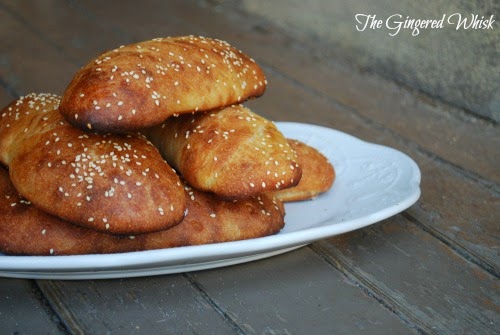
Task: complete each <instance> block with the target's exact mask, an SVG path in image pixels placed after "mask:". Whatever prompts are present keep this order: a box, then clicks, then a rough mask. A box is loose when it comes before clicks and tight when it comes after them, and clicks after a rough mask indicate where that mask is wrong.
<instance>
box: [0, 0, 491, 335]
mask: <svg viewBox="0 0 500 335" xmlns="http://www.w3.org/2000/svg"><path fill="white" fill-rule="evenodd" d="M0 27H1V29H0V34H1V52H0V102H1V105H2V106H5V105H6V104H7V103H8V102H10V101H11V100H13V99H15V98H16V97H18V96H20V95H24V94H27V93H29V92H50V93H58V94H62V92H63V91H64V89H65V87H66V85H67V84H68V82H69V80H70V78H71V77H72V75H73V74H74V73H75V72H76V71H77V70H78V69H79V67H81V66H82V65H83V64H85V63H86V62H87V61H88V60H90V59H91V58H93V57H95V56H96V55H97V54H98V53H99V52H101V51H103V50H107V49H110V48H114V47H116V46H118V45H122V44H127V43H132V42H135V41H141V40H146V39H151V38H154V37H158V36H167V35H186V34H195V35H204V36H210V37H217V38H221V39H224V40H227V41H228V42H230V43H232V44H233V45H236V46H238V47H239V48H241V49H242V50H244V51H246V52H247V53H249V54H250V55H252V56H253V57H254V58H255V59H256V60H257V62H258V63H259V64H261V65H262V67H263V68H264V70H265V71H266V74H267V76H268V80H269V88H268V91H267V92H266V94H265V95H264V97H262V98H260V99H256V100H255V101H252V102H251V103H250V107H251V108H252V109H254V110H255V111H258V113H259V114H262V115H264V116H266V117H268V118H270V119H273V120H276V121H297V122H306V123H312V124H318V125H322V126H325V127H330V128H335V129H338V130H341V131H344V132H347V133H350V134H352V135H354V136H356V137H359V138H361V139H364V140H367V141H370V142H375V143H380V144H383V145H387V146H391V147H393V148H396V149H398V150H400V151H402V152H405V153H406V154H408V155H409V156H410V157H412V158H413V159H414V160H415V161H416V162H417V163H418V165H419V167H420V169H421V172H422V182H421V187H422V196H421V198H420V200H419V201H418V202H417V203H416V204H415V205H413V206H412V207H410V208H409V209H408V210H406V211H404V212H403V213H400V214H398V215H395V216H394V217H391V218H389V219H387V220H384V221H382V222H380V223H377V224H375V225H372V226H369V227H367V228H364V229H359V230H356V231H353V232H350V233H347V234H343V235H340V236H336V237H333V238H328V239H324V240H321V241H318V242H315V243H312V244H310V245H309V246H306V247H303V248H300V249H298V250H295V251H292V252H289V253H286V254H283V255H280V256H276V257H272V258H268V259H264V260H260V261H255V262H251V263H246V264H241V265H235V266H230V267H225V268H219V269H212V270H205V271H199V272H192V273H182V274H174V275H162V276H154V277H142V278H131V279H109V280H83V281H58V280H54V281H50V280H23V279H10V278H0V333H1V334H67V333H71V334H194V333H196V334H338V333H341V334H355V333H366V334H416V333H429V334H431V333H437V334H494V333H498V331H499V330H500V325H499V324H500V294H499V281H498V276H499V274H500V271H499V268H500V258H499V222H500V220H499V219H500V215H499V214H500V206H499V204H500V202H499V182H500V173H499V172H500V169H499V167H500V166H499V163H500V160H499V159H500V149H499V148H500V136H499V135H500V132H499V129H498V126H497V125H496V124H495V123H493V122H491V121H488V120H485V119H481V118H477V117H475V116H474V115H472V114H470V113H467V112H464V111H461V110H457V109H455V108H453V107H450V106H448V105H445V104H443V103H441V102H439V101H437V100H434V99H431V98H429V97H427V96H423V95H421V94H419V93H418V92H414V91H412V90H411V89H408V88H405V87H401V86H398V85H397V84H395V83H393V82H390V81H388V80H385V79H383V78H380V77H378V76H376V75H374V74H370V73H363V72H360V71H358V70H356V69H355V68H353V67H351V66H349V65H346V64H344V63H343V62H341V61H339V60H337V59H335V58H332V57H331V56H330V54H328V52H326V51H324V50H323V48H322V45H321V43H319V42H318V41H314V40H309V39H308V40H300V39H296V38H294V37H291V36H290V35H289V34H287V32H286V31H282V30H280V29H278V28H276V27H275V26H273V24H272V22H267V21H264V20H263V19H259V18H256V17H251V16H249V15H247V14H245V13H244V12H243V11H240V10H238V9H237V7H235V6H231V5H230V4H226V3H224V2H220V1H183V2H181V1H178V2H176V3H175V4H174V3H173V2H171V3H167V2H166V1H161V0H151V1H142V2H138V1H120V2H113V3H111V2H108V1H84V2H76V1H56V0H47V1H8V0H2V1H0Z"/></svg>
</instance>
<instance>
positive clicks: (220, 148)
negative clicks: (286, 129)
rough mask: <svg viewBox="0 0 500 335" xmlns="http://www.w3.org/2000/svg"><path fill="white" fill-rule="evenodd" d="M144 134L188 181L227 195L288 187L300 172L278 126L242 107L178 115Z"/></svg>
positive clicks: (233, 195)
mask: <svg viewBox="0 0 500 335" xmlns="http://www.w3.org/2000/svg"><path fill="white" fill-rule="evenodd" d="M141 132H143V133H144V134H145V135H146V137H147V138H148V139H149V140H150V141H151V142H152V143H153V144H154V145H155V146H156V147H157V148H158V149H159V150H160V153H161V154H162V155H163V156H164V158H165V159H166V160H167V162H168V163H169V164H170V165H171V166H172V167H174V168H175V169H176V170H177V171H179V173H180V174H181V175H182V176H183V178H185V179H186V181H187V182H188V183H189V185H191V186H193V187H195V188H197V189H199V190H202V191H206V192H213V193H215V194H217V195H219V196H221V197H224V198H228V199H238V198H245V197H249V196H255V195H257V194H261V193H264V192H270V191H277V190H282V189H286V188H289V187H292V186H295V185H297V183H298V182H299V181H300V178H301V176H302V170H301V168H300V166H299V165H298V164H297V156H296V154H295V152H294V151H293V150H292V148H291V147H290V145H289V144H288V142H287V140H286V138H285V137H284V136H283V134H282V133H281V132H280V131H279V130H278V128H277V127H276V125H275V124H274V123H273V122H271V121H269V120H267V119H265V118H264V117H262V116H259V115H257V114H255V113H253V112H252V111H251V110H249V109H248V108H246V107H243V106H242V105H234V106H230V107H226V108H223V109H221V110H218V111H211V112H206V113H193V114H185V115H179V116H177V117H172V118H169V119H168V120H167V121H165V122H164V123H163V124H162V125H160V126H156V127H153V128H148V129H144V130H142V131H141Z"/></svg>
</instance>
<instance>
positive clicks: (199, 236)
mask: <svg viewBox="0 0 500 335" xmlns="http://www.w3.org/2000/svg"><path fill="white" fill-rule="evenodd" d="M184 192H185V193H186V195H187V197H188V202H187V208H188V211H187V213H188V214H187V216H186V217H185V218H184V220H183V221H182V222H181V223H180V224H178V225H177V226H175V227H173V228H171V229H168V230H165V231H161V232H155V233H149V234H142V235H137V236H116V235H110V234H105V233H102V232H98V231H95V230H92V229H87V228H83V227H79V226H76V225H73V224H71V223H68V222H65V221H62V220H61V219H58V218H56V217H55V216H52V215H49V214H46V213H45V212H42V211H41V210H39V209H37V208H35V207H34V206H32V205H31V204H30V203H29V202H28V201H26V200H24V199H23V198H21V197H20V196H19V194H18V193H17V191H16V190H15V189H14V187H13V185H12V184H11V183H10V180H9V177H8V174H7V172H6V171H5V170H4V169H3V168H1V167H0V251H2V252H4V253H8V254H17V255H21V254H22V255H74V254H102V253H117V252H127V251H138V250H149V249H160V248H171V247H179V246H185V245H195V244H206V243H217V242H226V241H234V240H241V239H249V238H256V237H262V236H267V235H271V234H275V233H277V232H278V231H279V230H280V229H281V228H282V227H283V225H284V220H283V217H284V209H283V205H282V203H281V202H280V201H277V200H275V199H273V198H272V197H271V196H269V195H263V196H260V197H256V198H253V199H246V200H243V201H236V202H234V201H231V202H226V201H223V200H221V199H219V198H216V197H214V196H212V195H209V194H203V193H201V192H198V191H196V190H193V189H190V188H189V187H186V189H185V190H184Z"/></svg>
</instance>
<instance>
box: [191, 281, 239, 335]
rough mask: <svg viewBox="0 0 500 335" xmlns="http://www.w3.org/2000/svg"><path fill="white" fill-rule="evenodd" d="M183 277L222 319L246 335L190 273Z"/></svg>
mask: <svg viewBox="0 0 500 335" xmlns="http://www.w3.org/2000/svg"><path fill="white" fill-rule="evenodd" d="M182 276H183V277H184V278H186V280H187V281H188V282H189V283H190V284H191V286H192V287H193V288H194V289H195V290H197V291H198V293H199V294H200V295H201V296H202V297H203V299H205V301H206V302H207V303H208V304H209V305H210V306H211V307H212V308H213V309H214V311H215V312H217V314H219V315H220V316H221V317H222V319H223V320H224V321H225V322H227V323H228V324H230V325H231V327H233V329H234V330H235V331H236V332H237V334H239V335H245V334H246V333H245V332H244V331H243V329H241V327H240V326H238V324H237V323H236V322H234V321H233V319H232V318H231V317H230V316H229V315H227V314H226V312H224V311H223V310H222V309H221V308H220V307H219V305H218V304H217V303H216V302H215V301H214V300H213V299H212V298H211V297H210V296H209V295H208V293H207V291H206V290H205V289H204V288H203V286H202V285H201V284H200V283H199V282H197V281H196V280H195V279H194V278H193V277H192V276H191V274H189V273H183V274H182Z"/></svg>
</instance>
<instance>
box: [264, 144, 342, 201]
mask: <svg viewBox="0 0 500 335" xmlns="http://www.w3.org/2000/svg"><path fill="white" fill-rule="evenodd" d="M288 143H289V144H290V146H291V147H292V149H293V150H294V151H295V152H296V153H297V160H298V162H299V164H300V166H301V167H302V179H301V180H300V182H299V184H298V185H297V186H295V187H292V188H288V189H286V190H282V191H278V192H274V193H273V194H274V196H275V197H276V198H278V199H280V200H281V201H283V202H289V201H300V200H307V199H313V198H315V197H317V196H318V195H320V194H321V193H323V192H326V191H328V190H329V189H330V188H331V187H332V185H333V182H334V180H335V169H334V167H333V165H332V164H331V163H330V162H329V161H328V159H327V158H326V157H325V156H324V155H323V154H322V153H320V152H319V151H318V150H316V149H315V148H313V147H311V146H309V145H307V144H305V143H303V142H300V141H297V140H291V139H289V140H288Z"/></svg>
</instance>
